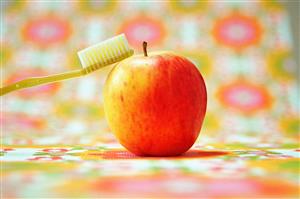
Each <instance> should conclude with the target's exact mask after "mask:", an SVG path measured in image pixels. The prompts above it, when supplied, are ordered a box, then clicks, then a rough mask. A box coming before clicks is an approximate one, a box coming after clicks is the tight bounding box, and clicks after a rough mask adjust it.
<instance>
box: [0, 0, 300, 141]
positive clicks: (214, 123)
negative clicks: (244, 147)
mask: <svg viewBox="0 0 300 199" xmlns="http://www.w3.org/2000/svg"><path fill="white" fill-rule="evenodd" d="M2 4H3V5H2V6H3V11H4V12H3V13H2V22H3V23H2V28H1V31H2V35H3V37H2V41H1V43H2V50H1V59H2V67H1V70H2V84H4V85H5V84H8V83H11V82H14V81H16V80H18V79H22V78H25V77H31V76H39V75H47V74H54V73H58V72H63V71H69V70H73V69H78V68H80V67H81V66H80V63H79V60H78V57H77V51H78V50H80V49H83V48H85V47H88V46H89V45H92V44H95V43H98V42H100V41H102V40H104V39H107V38H110V37H112V36H114V35H116V34H118V33H121V32H124V33H125V34H126V36H127V38H128V40H129V42H130V44H131V45H132V46H133V47H134V49H135V50H136V53H140V52H141V46H142V45H141V43H142V41H144V40H145V41H148V42H149V51H155V50H172V51H176V52H178V53H181V54H183V55H185V56H187V57H188V58H190V60H192V61H193V62H194V63H195V64H196V65H197V67H198V68H199V70H200V71H201V73H202V74H203V76H204V78H205V80H206V84H207V89H208V94H209V96H208V99H209V102H208V112H207V116H206V118H205V124H204V127H203V130H202V132H201V135H200V141H201V142H202V143H207V142H208V143H210V142H222V143H232V142H241V143H257V142H261V143H269V144H276V143H282V142H284V143H293V142H295V141H298V140H299V123H300V122H299V117H298V116H299V115H298V114H299V92H298V91H299V87H297V74H298V73H297V65H296V62H295V59H294V58H293V51H292V50H293V42H294V41H293V38H292V34H291V31H290V20H289V16H288V14H287V12H286V10H285V9H284V7H283V6H282V5H281V4H280V3H278V2H276V1H255V2H248V1H230V2H225V1H223V2H222V1H177V0H176V1H170V2H167V1H158V2H151V1H133V2H129V1H74V2H68V1H53V2H52V1H4V2H2ZM111 68H112V67H107V68H105V69H103V70H100V71H98V72H96V73H93V74H91V75H89V76H85V77H83V78H79V79H73V80H68V81H65V82H59V83H55V84H50V85H45V86H40V87H36V88H31V89H26V90H23V91H20V92H15V93H12V94H9V95H7V96H5V97H3V110H2V113H3V114H2V117H1V120H2V122H3V126H4V128H3V131H4V132H5V137H4V139H3V141H4V143H5V144H22V143H24V144H27V143H31V144H39V145H40V144H57V143H66V142H67V143H68V144H78V143H82V144H87V143H97V142H98V141H99V140H98V139H102V138H103V139H114V138H113V137H112V136H111V134H107V133H108V132H109V128H108V126H107V124H106V122H105V118H104V115H103V107H102V100H103V99H102V88H103V84H104V82H105V79H106V76H107V74H108V72H109V71H110V70H111ZM105 133H106V135H104V134H105Z"/></svg>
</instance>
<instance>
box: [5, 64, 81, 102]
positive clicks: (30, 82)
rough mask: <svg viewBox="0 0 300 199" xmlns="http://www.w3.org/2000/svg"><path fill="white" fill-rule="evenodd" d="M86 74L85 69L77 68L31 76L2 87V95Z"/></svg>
mask: <svg viewBox="0 0 300 199" xmlns="http://www.w3.org/2000/svg"><path fill="white" fill-rule="evenodd" d="M85 74H86V73H85V71H84V70H75V71H71V72H66V73H60V74H56V75H49V76H44V77H31V78H28V79H24V80H21V81H19V82H16V83H13V84H11V85H8V86H4V87H2V88H0V96H2V95H5V94H7V93H10V92H12V91H16V90H20V89H23V88H29V87H33V86H38V85H41V84H48V83H53V82H57V81H61V80H65V79H70V78H74V77H78V76H82V75H85Z"/></svg>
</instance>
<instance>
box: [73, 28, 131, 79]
mask: <svg viewBox="0 0 300 199" xmlns="http://www.w3.org/2000/svg"><path fill="white" fill-rule="evenodd" d="M133 53H134V51H133V50H132V49H131V48H130V46H129V44H128V41H127V39H126V37H125V35H124V34H120V35H117V36H115V37H112V38H110V39H107V40H105V41H103V42H101V43H99V44H96V45H93V46H90V47H88V48H85V49H83V50H81V51H79V52H78V53H77V54H78V56H79V59H80V62H81V65H82V67H83V71H84V72H85V73H90V72H93V71H95V70H97V69H99V68H102V67H104V66H107V65H110V64H113V63H116V62H119V61H121V60H123V59H125V58H127V57H130V56H132V55H133Z"/></svg>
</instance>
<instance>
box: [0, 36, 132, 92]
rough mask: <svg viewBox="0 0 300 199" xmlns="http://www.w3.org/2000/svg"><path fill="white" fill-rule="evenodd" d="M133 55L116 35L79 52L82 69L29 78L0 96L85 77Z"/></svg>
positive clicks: (12, 85)
mask: <svg viewBox="0 0 300 199" xmlns="http://www.w3.org/2000/svg"><path fill="white" fill-rule="evenodd" d="M133 53H134V51H133V50H132V49H131V48H130V46H129V44H128V41H127V40H126V37H125V35H124V34H121V35H117V36H115V37H112V38H110V39H107V40H105V41H103V42H101V43H99V44H96V45H93V46H90V47H88V48H86V49H83V50H81V51H79V52H78V53H77V54H78V57H79V59H80V63H81V65H82V69H79V70H74V71H70V72H65V73H60V74H55V75H49V76H44V77H31V78H28V79H24V80H21V81H19V82H16V83H13V84H11V85H8V86H4V87H2V88H0V96H2V95H5V94H7V93H10V92H12V91H16V90H20V89H23V88H29V87H33V86H38V85H41V84H48V83H53V82H57V81H61V80H65V79H70V78H74V77H80V76H83V75H87V74H89V73H91V72H94V71H96V70H98V69H100V68H102V67H104V66H107V65H110V64H113V63H116V62H119V61H121V60H123V59H126V58H127V57H130V56H132V55H133Z"/></svg>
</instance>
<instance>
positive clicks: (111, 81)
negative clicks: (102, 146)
mask: <svg viewBox="0 0 300 199" xmlns="http://www.w3.org/2000/svg"><path fill="white" fill-rule="evenodd" d="M103 95H104V111H105V115H106V119H107V121H108V124H109V126H110V128H111V130H112V132H113V133H114V134H115V136H116V137H117V139H118V140H119V142H120V143H121V144H122V145H123V146H124V147H125V148H126V149H128V150H129V151H130V152H132V153H134V154H136V155H139V156H176V155H180V154H182V153H184V152H186V151H187V150H188V149H189V148H190V147H191V146H192V145H193V144H194V143H195V141H196V139H197V137H198V135H199V133H200V130H201V126H202V122H203V119H204V116H205V112H206V105H207V93H206V86H205V82H204V80H203V78H202V76H201V74H200V72H199V71H198V69H197V68H196V66H195V65H194V64H193V63H192V62H190V61H189V60H188V59H186V58H184V57H182V56H179V55H176V54H175V53H173V52H156V53H150V54H149V55H148V56H147V57H146V56H144V55H137V56H133V57H130V58H127V59H125V60H123V61H122V62H120V63H119V64H118V65H116V66H115V67H114V68H113V69H112V71H111V72H110V74H109V75H108V77H107V80H106V82H105V85H104V94H103Z"/></svg>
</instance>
